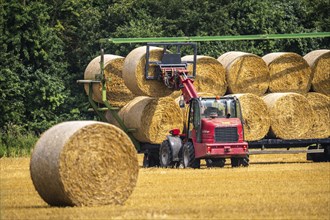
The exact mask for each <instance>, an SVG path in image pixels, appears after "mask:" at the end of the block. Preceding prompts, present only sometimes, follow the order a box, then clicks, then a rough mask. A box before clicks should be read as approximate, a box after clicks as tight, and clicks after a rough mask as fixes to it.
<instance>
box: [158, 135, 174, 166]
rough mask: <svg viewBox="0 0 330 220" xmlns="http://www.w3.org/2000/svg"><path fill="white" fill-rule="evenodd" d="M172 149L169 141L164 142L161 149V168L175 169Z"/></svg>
mask: <svg viewBox="0 0 330 220" xmlns="http://www.w3.org/2000/svg"><path fill="white" fill-rule="evenodd" d="M172 160H173V156H172V148H171V146H170V143H169V141H168V140H165V141H163V143H162V144H161V145H160V148H159V162H160V166H161V167H173V166H174V163H173V161H172Z"/></svg>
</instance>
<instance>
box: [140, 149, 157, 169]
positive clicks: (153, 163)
mask: <svg viewBox="0 0 330 220" xmlns="http://www.w3.org/2000/svg"><path fill="white" fill-rule="evenodd" d="M159 165H160V164H159V156H158V153H157V152H145V153H144V157H143V167H144V168H148V167H158V166H159Z"/></svg>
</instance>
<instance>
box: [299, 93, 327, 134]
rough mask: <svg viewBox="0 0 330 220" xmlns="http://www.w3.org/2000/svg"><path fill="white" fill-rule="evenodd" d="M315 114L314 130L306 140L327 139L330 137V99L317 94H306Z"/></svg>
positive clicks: (312, 129)
mask: <svg viewBox="0 0 330 220" xmlns="http://www.w3.org/2000/svg"><path fill="white" fill-rule="evenodd" d="M306 98H307V100H308V102H309V104H310V105H311V106H312V109H313V112H314V117H315V118H314V120H313V124H312V128H311V129H310V130H309V131H308V132H307V134H306V135H305V136H306V138H327V137H329V136H330V97H328V96H326V95H324V94H321V93H316V92H309V93H307V94H306Z"/></svg>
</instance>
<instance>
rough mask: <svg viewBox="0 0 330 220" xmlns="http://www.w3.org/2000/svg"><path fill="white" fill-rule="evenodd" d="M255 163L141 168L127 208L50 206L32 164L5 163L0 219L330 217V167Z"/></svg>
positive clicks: (294, 158) (258, 159)
mask: <svg viewBox="0 0 330 220" xmlns="http://www.w3.org/2000/svg"><path fill="white" fill-rule="evenodd" d="M250 159H251V160H250V161H251V163H250V166H249V167H247V168H244V167H242V168H234V169H233V168H231V167H230V165H229V163H228V164H226V166H225V167H224V168H213V169H208V168H206V167H205V166H202V167H201V169H200V170H193V169H161V168H149V169H145V168H140V173H139V179H138V183H137V186H136V188H135V190H134V192H133V194H132V195H131V196H130V198H129V199H128V200H127V201H126V202H125V204H124V205H122V206H120V205H117V206H102V207H50V206H48V205H47V204H46V203H45V202H44V201H43V200H42V199H41V198H40V197H39V195H38V193H37V192H36V191H35V189H34V187H33V185H32V181H31V178H30V173H29V162H30V158H1V159H0V165H1V167H0V168H1V177H0V192H1V194H0V195H1V200H0V219H330V163H312V162H308V161H306V155H305V154H295V155H258V156H251V158H250ZM139 161H140V164H142V155H139Z"/></svg>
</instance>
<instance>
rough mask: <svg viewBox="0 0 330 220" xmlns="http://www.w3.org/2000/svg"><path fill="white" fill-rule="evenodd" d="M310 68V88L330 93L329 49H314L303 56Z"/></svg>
mask: <svg viewBox="0 0 330 220" xmlns="http://www.w3.org/2000/svg"><path fill="white" fill-rule="evenodd" d="M304 59H305V60H306V61H307V63H308V64H309V66H310V67H311V68H312V76H313V77H312V78H313V79H312V89H313V91H315V92H319V93H323V94H326V95H328V96H329V95H330V50H314V51H311V52H309V53H308V54H306V55H305V56H304Z"/></svg>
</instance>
